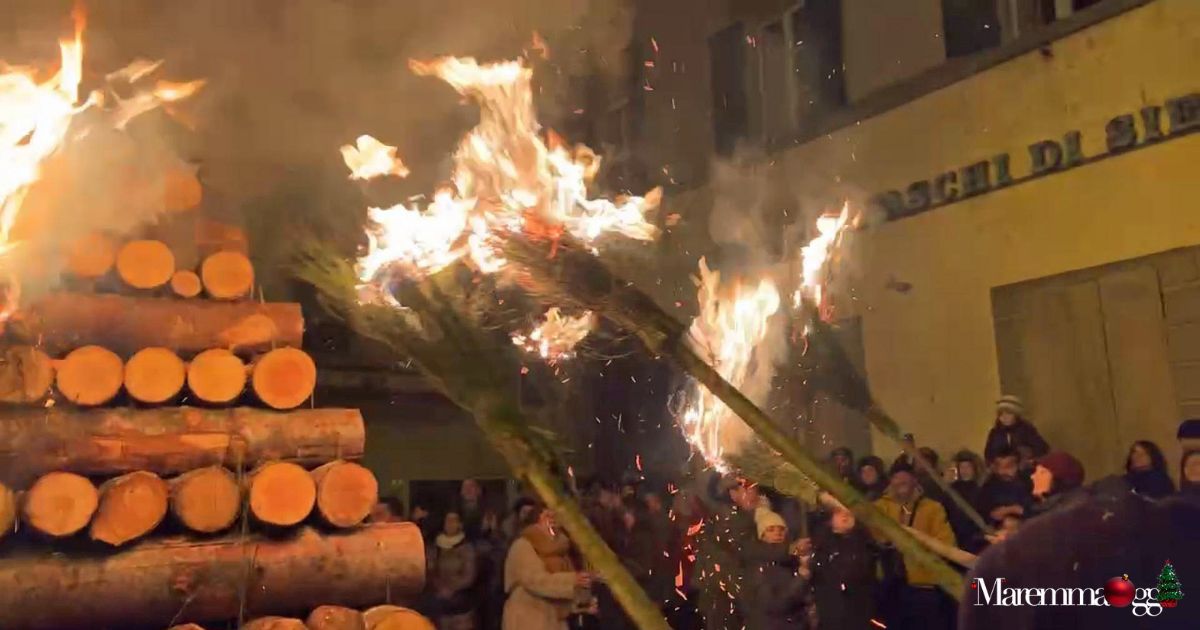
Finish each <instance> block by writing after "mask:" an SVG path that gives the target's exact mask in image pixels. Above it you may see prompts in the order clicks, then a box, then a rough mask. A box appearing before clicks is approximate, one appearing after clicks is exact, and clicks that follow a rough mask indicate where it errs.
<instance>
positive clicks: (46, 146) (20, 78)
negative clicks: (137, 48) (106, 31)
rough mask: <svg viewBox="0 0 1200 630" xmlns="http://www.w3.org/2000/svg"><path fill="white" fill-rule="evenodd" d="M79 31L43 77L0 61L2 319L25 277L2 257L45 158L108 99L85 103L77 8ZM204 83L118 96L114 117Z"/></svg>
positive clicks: (124, 118) (133, 73)
mask: <svg viewBox="0 0 1200 630" xmlns="http://www.w3.org/2000/svg"><path fill="white" fill-rule="evenodd" d="M72 17H73V18H74V21H75V33H74V37H73V38H71V39H64V40H61V41H60V42H59V50H60V56H61V63H60V66H59V69H58V72H56V73H55V74H54V75H53V76H52V77H50V78H49V79H48V80H46V81H41V82H39V81H38V79H37V77H38V72H37V71H36V70H34V69H32V68H24V67H11V66H7V65H6V64H3V63H0V69H2V70H3V72H0V273H3V274H4V275H5V276H6V278H5V280H6V282H7V287H6V292H5V296H4V298H3V307H2V308H0V324H2V323H3V322H5V321H6V320H7V319H8V318H9V317H10V316H11V315H12V314H13V312H14V311H15V310H16V308H17V305H18V299H17V298H18V297H19V295H20V282H19V279H18V278H17V277H16V275H15V273H13V272H12V270H11V267H10V265H9V264H6V263H5V261H4V260H3V257H5V256H10V255H12V252H13V250H14V249H15V248H16V246H17V245H18V244H19V243H17V242H14V241H13V240H12V229H13V226H14V225H16V222H17V218H18V217H19V216H20V214H21V208H22V204H23V203H24V201H25V197H26V195H27V193H28V192H29V189H30V187H31V186H32V185H33V184H34V183H35V182H37V181H38V179H39V178H40V177H41V176H42V169H43V166H44V162H45V161H46V160H47V158H49V157H50V156H51V155H53V154H55V153H56V152H58V151H59V150H60V149H61V148H62V147H63V146H64V144H65V143H67V142H69V140H70V135H69V133H68V132H69V131H70V129H71V125H72V123H73V122H74V120H75V119H76V116H77V115H78V114H80V113H81V112H83V111H85V110H87V109H89V108H92V107H93V106H101V105H103V104H104V101H105V99H104V97H103V94H102V93H100V92H92V93H91V94H89V95H88V96H87V98H86V99H85V100H83V102H80V93H79V87H80V83H81V82H82V79H83V51H84V46H83V30H84V26H85V18H84V14H83V12H82V11H81V10H78V8H77V10H76V11H75V12H73V13H72ZM158 65H159V64H158V63H152V62H144V61H139V62H135V63H134V64H131V65H130V66H129V67H128V68H126V69H125V70H123V71H121V72H119V73H114V74H113V75H110V78H111V77H113V76H126V77H128V78H130V81H131V82H132V80H135V79H140V78H142V77H144V76H146V75H147V74H149V73H150V72H153V71H154V70H155V69H156V68H157V67H158ZM202 84H203V82H192V83H179V84H173V83H165V82H159V83H158V84H157V85H156V86H155V88H154V89H153V90H150V91H148V92H137V93H135V95H134V96H133V97H132V98H130V99H129V100H125V101H122V100H119V99H118V100H117V106H116V107H114V108H113V109H112V112H111V122H112V124H113V125H114V126H115V127H117V128H121V127H123V126H124V124H125V123H126V122H128V121H129V120H131V119H132V118H134V117H136V116H137V115H138V114H140V113H143V112H145V111H148V110H150V109H153V108H154V107H157V106H159V105H160V104H162V103H164V102H170V101H174V100H178V99H181V98H185V97H187V96H189V95H191V94H192V93H194V92H195V91H196V90H198V89H199V88H200V86H201V85H202Z"/></svg>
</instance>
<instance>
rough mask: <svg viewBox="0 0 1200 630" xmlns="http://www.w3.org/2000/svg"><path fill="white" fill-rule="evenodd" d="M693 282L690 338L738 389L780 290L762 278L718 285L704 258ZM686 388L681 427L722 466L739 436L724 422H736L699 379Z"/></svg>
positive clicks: (713, 462) (710, 459)
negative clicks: (696, 310) (694, 306)
mask: <svg viewBox="0 0 1200 630" xmlns="http://www.w3.org/2000/svg"><path fill="white" fill-rule="evenodd" d="M696 282H697V285H698V286H699V294H698V301H699V305H700V314H699V315H697V316H696V319H694V320H692V327H691V331H690V332H691V336H692V340H693V342H695V343H696V345H697V346H698V348H699V349H700V351H701V353H702V356H706V357H707V358H708V360H709V363H710V364H711V365H712V366H713V367H714V368H716V370H717V372H719V373H720V374H721V376H722V377H724V378H725V380H727V381H729V383H730V384H732V385H733V386H734V387H738V388H740V387H742V385H743V383H744V382H745V380H746V378H747V376H748V375H749V374H750V371H751V367H752V365H753V358H754V352H755V349H756V347H757V346H758V344H759V342H761V341H762V340H763V339H764V338H765V337H766V335H767V331H768V323H769V320H770V318H771V316H773V315H774V314H775V313H776V312H778V311H779V307H780V296H779V291H778V290H777V289H776V287H775V284H774V283H773V282H771V281H770V280H767V279H763V280H759V282H758V283H757V284H756V285H753V286H751V285H748V284H743V283H741V282H735V283H733V285H732V286H730V287H722V286H721V274H720V272H718V271H711V270H710V269H709V268H708V265H707V263H706V262H705V260H704V259H703V258H702V259H700V275H699V276H698V277H697V279H696ZM690 389H691V391H690V392H688V398H687V401H688V402H687V406H686V407H685V409H684V411H683V414H682V417H681V418H680V421H679V425H680V428H681V429H682V430H683V433H684V436H685V437H686V438H687V439H688V441H689V442H691V444H692V446H693V447H694V448H695V449H696V450H697V451H699V453H700V454H701V455H702V456H703V457H704V459H705V460H706V461H707V462H708V463H709V464H710V465H712V466H714V467H715V468H717V469H718V470H726V468H727V467H726V465H725V462H724V460H723V456H724V454H725V452H726V451H727V450H728V449H729V448H731V447H735V446H736V444H737V441H738V440H740V435H733V434H731V432H730V431H729V430H728V429H729V425H730V423H731V422H733V423H740V422H741V420H739V419H738V418H737V417H736V415H735V414H734V413H733V412H732V411H731V410H730V409H729V408H728V407H726V406H725V403H723V402H721V401H720V400H719V399H718V398H717V397H716V396H714V395H713V394H712V392H710V391H709V390H708V388H706V387H704V386H703V385H701V384H700V383H695V382H694V383H692V385H691V386H690Z"/></svg>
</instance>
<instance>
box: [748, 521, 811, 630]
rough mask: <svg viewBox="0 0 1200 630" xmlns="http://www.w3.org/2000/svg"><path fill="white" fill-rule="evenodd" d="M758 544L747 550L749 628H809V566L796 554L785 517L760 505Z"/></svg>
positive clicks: (782, 629)
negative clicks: (807, 608) (792, 550)
mask: <svg viewBox="0 0 1200 630" xmlns="http://www.w3.org/2000/svg"><path fill="white" fill-rule="evenodd" d="M754 524H755V528H756V529H757V531H758V543H757V544H756V545H753V546H752V547H751V548H748V549H747V550H746V560H747V562H746V564H747V566H746V569H747V570H746V580H747V581H748V582H749V583H748V584H745V585H743V588H746V589H748V590H749V591H750V592H749V593H748V597H745V600H746V601H747V602H748V605H747V606H745V608H746V611H745V615H746V630H785V629H787V628H806V627H808V623H807V615H806V614H805V604H806V602H807V597H808V588H809V584H808V582H809V577H810V575H811V574H810V573H809V570H808V567H807V566H806V565H805V564H802V563H801V562H800V561H799V559H798V558H796V556H794V555H792V553H791V550H790V549H789V547H788V544H787V524H786V523H784V521H783V517H782V516H780V515H779V514H777V513H775V512H773V511H771V510H770V508H765V507H762V508H758V509H757V510H755V513H754Z"/></svg>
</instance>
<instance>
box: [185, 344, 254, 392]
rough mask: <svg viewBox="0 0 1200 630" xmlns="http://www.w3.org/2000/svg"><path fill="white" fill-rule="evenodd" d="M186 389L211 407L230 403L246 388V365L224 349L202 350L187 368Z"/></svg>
mask: <svg viewBox="0 0 1200 630" xmlns="http://www.w3.org/2000/svg"><path fill="white" fill-rule="evenodd" d="M187 384H188V389H189V390H191V392H192V394H193V395H194V396H196V398H198V399H200V400H202V401H204V402H206V403H212V404H214V405H224V404H226V403H230V402H233V400H234V399H236V398H237V397H238V396H240V395H241V394H242V391H243V390H245V389H246V364H245V363H242V360H241V359H239V358H238V357H237V355H235V354H234V353H232V352H230V351H228V350H225V349H223V348H214V349H212V350H205V351H204V352H201V353H200V354H198V355H196V358H194V359H192V361H191V363H189V364H188V368H187Z"/></svg>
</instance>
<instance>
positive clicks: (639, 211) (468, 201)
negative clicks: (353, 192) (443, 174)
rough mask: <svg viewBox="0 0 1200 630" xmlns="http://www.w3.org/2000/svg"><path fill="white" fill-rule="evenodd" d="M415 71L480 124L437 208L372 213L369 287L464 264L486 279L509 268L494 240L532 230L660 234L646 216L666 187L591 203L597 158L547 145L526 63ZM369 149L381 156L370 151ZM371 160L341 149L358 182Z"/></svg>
mask: <svg viewBox="0 0 1200 630" xmlns="http://www.w3.org/2000/svg"><path fill="white" fill-rule="evenodd" d="M409 65H410V67H411V68H412V70H413V71H414V72H415V73H417V74H419V75H427V76H436V77H438V78H441V79H442V80H443V81H445V82H447V83H449V84H450V85H451V86H452V87H453V88H454V89H455V90H457V91H458V92H459V93H460V94H462V95H464V96H469V97H471V98H472V99H474V100H475V101H476V102H477V103H478V104H479V106H480V109H481V112H480V120H479V124H478V125H477V126H476V127H475V128H474V129H472V130H471V131H470V132H469V133H468V134H467V135H466V136H465V137H464V138H463V139H462V141H461V142H460V143H459V145H458V149H457V150H456V152H455V154H454V170H453V174H452V178H451V179H452V186H450V187H448V188H447V189H445V190H442V191H440V192H439V193H438V194H436V195H435V196H434V198H433V202H432V203H430V204H428V205H427V206H426V207H425V208H424V209H420V208H417V207H410V206H406V205H403V204H401V205H397V206H393V207H391V208H387V209H380V208H371V209H370V210H369V216H370V218H371V220H372V222H373V225H372V226H371V227H370V228H369V230H368V232H369V234H368V237H369V238H368V240H369V248H368V251H367V253H366V255H364V256H363V257H361V258H360V259H359V276H360V280H361V281H362V282H364V283H383V282H385V281H386V280H387V277H386V276H388V275H390V274H391V273H395V272H400V273H404V274H408V275H424V274H428V273H433V272H436V271H438V270H440V269H442V268H444V267H446V266H447V265H449V264H451V263H453V262H455V261H457V260H460V259H464V258H465V259H468V260H470V261H471V262H472V264H473V265H474V266H475V267H476V268H477V269H478V270H479V271H481V272H483V273H495V272H498V271H500V270H502V269H504V267H505V265H506V264H507V261H506V260H505V259H504V258H503V256H501V255H500V253H499V250H498V248H497V241H496V238H497V236H498V235H500V234H502V233H504V232H508V231H520V230H523V229H533V226H535V225H551V226H561V228H562V229H563V230H565V231H566V232H568V233H570V234H572V235H574V236H575V237H577V238H579V239H581V240H583V241H584V242H585V243H587V244H591V245H594V244H595V243H596V242H597V241H598V240H599V239H600V238H601V237H602V236H604V235H605V234H609V233H619V234H623V235H624V236H626V237H629V238H633V239H639V240H649V239H651V238H653V237H654V236H655V234H656V233H657V230H656V228H655V226H654V225H653V223H651V222H649V221H648V220H647V218H646V215H647V213H648V212H649V211H651V210H653V209H654V208H655V207H657V205H658V203H659V202H660V201H661V191H660V190H658V189H655V190H653V191H651V192H650V193H648V194H647V195H646V196H644V197H636V196H630V197H626V198H623V199H618V200H617V201H615V202H614V201H609V200H607V199H592V198H589V197H588V195H587V185H588V183H590V181H591V179H592V177H593V176H594V175H595V173H596V170H597V168H598V167H599V158H598V157H596V155H595V154H594V153H592V152H591V151H590V150H588V149H586V148H585V147H579V148H576V149H574V150H568V149H567V147H566V146H565V145H564V144H563V143H561V142H558V141H555V140H553V139H551V140H549V141H546V140H543V138H542V137H541V135H539V132H540V131H541V127H540V125H539V124H538V121H537V117H536V115H535V112H534V107H533V87H532V77H533V72H532V71H531V70H530V69H529V68H528V67H526V66H525V65H524V64H523V63H522V62H520V61H507V62H500V63H492V64H480V63H478V62H477V61H475V60H474V59H462V58H456V57H444V58H440V59H436V60H433V61H427V62H422V61H412V62H410V64H409ZM360 141H361V138H360ZM379 147H383V148H384V151H383V155H385V156H390V157H392V158H393V159H394V154H389V153H388V152H387V151H386V149H390V147H387V145H383V144H382V143H379V146H378V147H373V148H374V149H375V150H378V149H379ZM365 149H367V152H368V153H372V156H374V155H376V154H377V153H375V152H372V151H371V149H372V147H371V146H368V147H365ZM366 157H367V156H364V147H363V146H362V145H360V146H358V147H355V150H354V151H346V148H345V147H344V148H343V159H344V160H345V161H346V164H347V166H348V167H349V168H350V170H351V177H358V176H361V175H362V174H363V173H364V166H363V163H364V161H365V158H366ZM372 164H374V162H372ZM527 218H530V219H534V220H532V221H528V222H527V221H526V219H527ZM376 293H378V292H376ZM384 293H386V292H384Z"/></svg>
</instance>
